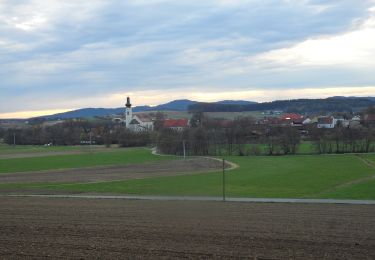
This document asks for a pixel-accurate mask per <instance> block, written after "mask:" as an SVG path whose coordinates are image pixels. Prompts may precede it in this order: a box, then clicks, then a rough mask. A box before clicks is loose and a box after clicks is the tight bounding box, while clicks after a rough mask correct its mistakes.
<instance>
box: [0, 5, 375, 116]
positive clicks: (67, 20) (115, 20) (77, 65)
mask: <svg viewBox="0 0 375 260" xmlns="http://www.w3.org/2000/svg"><path fill="white" fill-rule="evenodd" d="M335 95H340V96H375V1H374V0H336V1H334V0H204V1H202V0H199V1H198V0H178V1H177V0H90V1H77V0H64V1H61V0H0V118H14V117H18V118H27V117H31V116H37V115H46V114H53V113H57V112H62V111H67V110H72V109H78V108H85V107H121V106H124V104H125V100H126V97H127V96H130V97H131V100H132V103H133V104H134V105H135V106H137V105H157V104H161V103H165V102H168V101H171V100H175V99H192V100H198V101H217V100H223V99H233V100H251V101H258V102H262V101H272V100H276V99H293V98H301V97H302V98H317V97H319V98H324V97H329V96H335Z"/></svg>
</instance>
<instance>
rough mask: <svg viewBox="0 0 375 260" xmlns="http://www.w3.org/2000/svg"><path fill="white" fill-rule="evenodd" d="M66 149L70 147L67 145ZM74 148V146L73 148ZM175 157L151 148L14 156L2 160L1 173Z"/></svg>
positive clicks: (139, 161)
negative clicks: (155, 152) (162, 155)
mask: <svg viewBox="0 0 375 260" xmlns="http://www.w3.org/2000/svg"><path fill="white" fill-rule="evenodd" d="M66 149H70V148H69V147H67V148H66ZM72 149H73V148H72ZM171 158H173V157H160V156H155V155H152V154H151V152H150V150H148V149H143V148H138V149H117V150H114V151H112V152H95V153H82V154H69V155H56V156H43V157H33V158H14V159H2V160H0V174H1V173H12V172H26V171H40V170H52V169H68V168H81V167H93V166H104V165H123V164H129V163H145V162H149V161H160V160H167V159H171Z"/></svg>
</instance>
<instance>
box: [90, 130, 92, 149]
mask: <svg viewBox="0 0 375 260" xmlns="http://www.w3.org/2000/svg"><path fill="white" fill-rule="evenodd" d="M91 135H92V133H91V131H90V147H91V144H92V141H91V140H92V137H91Z"/></svg>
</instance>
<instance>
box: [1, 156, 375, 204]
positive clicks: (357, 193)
mask: <svg viewBox="0 0 375 260" xmlns="http://www.w3.org/2000/svg"><path fill="white" fill-rule="evenodd" d="M108 154H111V156H108ZM112 155H116V156H112ZM124 155H128V156H127V157H126V159H125V161H124V159H123V156H124ZM96 156H97V157H95V158H96V159H95V163H98V164H99V163H100V164H111V163H112V164H113V163H126V162H132V163H142V162H145V161H148V160H154V159H155V160H159V159H163V158H165V157H155V158H154V157H152V155H150V154H149V152H148V151H147V150H134V151H132V152H129V151H124V152H118V153H107V154H97V155H96ZM107 156H108V157H107ZM150 156H151V157H150ZM75 157H77V155H74V156H72V157H71V156H69V157H68V158H69V159H73V158H74V160H73V162H74V163H73V162H70V166H72V167H77V166H79V165H80V166H79V167H84V166H88V165H90V166H94V164H93V163H92V161H91V160H90V162H91V163H88V158H87V157H86V156H80V157H78V158H75ZM49 158H50V157H49ZM120 158H122V159H120ZM366 158H367V159H370V160H374V159H375V155H367V156H366ZM33 159H35V158H33ZM227 159H228V160H230V161H231V162H234V163H236V164H238V165H239V166H240V167H239V168H237V169H235V170H231V171H228V172H227V175H226V180H227V181H226V183H227V186H226V191H227V196H231V197H263V198H340V199H375V192H374V191H375V181H374V180H371V179H370V180H367V179H368V178H369V177H371V176H373V175H375V169H374V168H372V167H370V166H369V165H366V164H365V163H364V162H363V161H361V160H359V159H358V158H357V157H356V156H355V155H313V156H308V155H306V156H304V155H300V156H280V157H268V156H259V157H228V158H227ZM41 160H42V159H41ZM54 160H57V158H55V159H54ZM50 162H51V163H52V161H50ZM66 162H67V161H62V160H59V163H61V164H65V163H66ZM34 163H35V161H34ZM53 163H54V165H56V161H53ZM82 165H83V166H82ZM8 167H9V166H8ZM27 168H30V165H29V166H27V165H25V166H23V169H27ZM2 169H3V168H2V167H0V170H2ZM9 187H11V188H20V189H21V188H29V187H34V188H47V189H51V190H65V191H75V192H104V193H124V194H141V195H142V194H143V195H203V196H220V195H221V192H222V173H221V172H216V173H201V174H194V175H184V176H173V177H158V178H147V179H135V180H127V181H112V182H98V183H73V184H72V183H65V184H64V183H61V184H43V183H41V184H33V185H30V184H3V185H0V188H9Z"/></svg>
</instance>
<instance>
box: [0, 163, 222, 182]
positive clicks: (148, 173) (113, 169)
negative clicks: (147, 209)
mask: <svg viewBox="0 0 375 260" xmlns="http://www.w3.org/2000/svg"><path fill="white" fill-rule="evenodd" d="M228 166H229V165H228ZM221 167H222V163H221V162H220V161H217V160H212V159H208V158H193V159H186V160H183V159H181V160H171V161H161V162H154V163H146V164H131V165H126V166H107V167H93V168H79V169H67V170H49V171H37V172H22V173H21V172H20V173H9V174H6V173H5V174H0V183H37V182H39V183H40V182H99V181H112V180H129V179H140V178H149V177H157V176H172V175H173V176H174V175H182V174H194V173H198V172H208V171H215V170H220V169H221Z"/></svg>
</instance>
